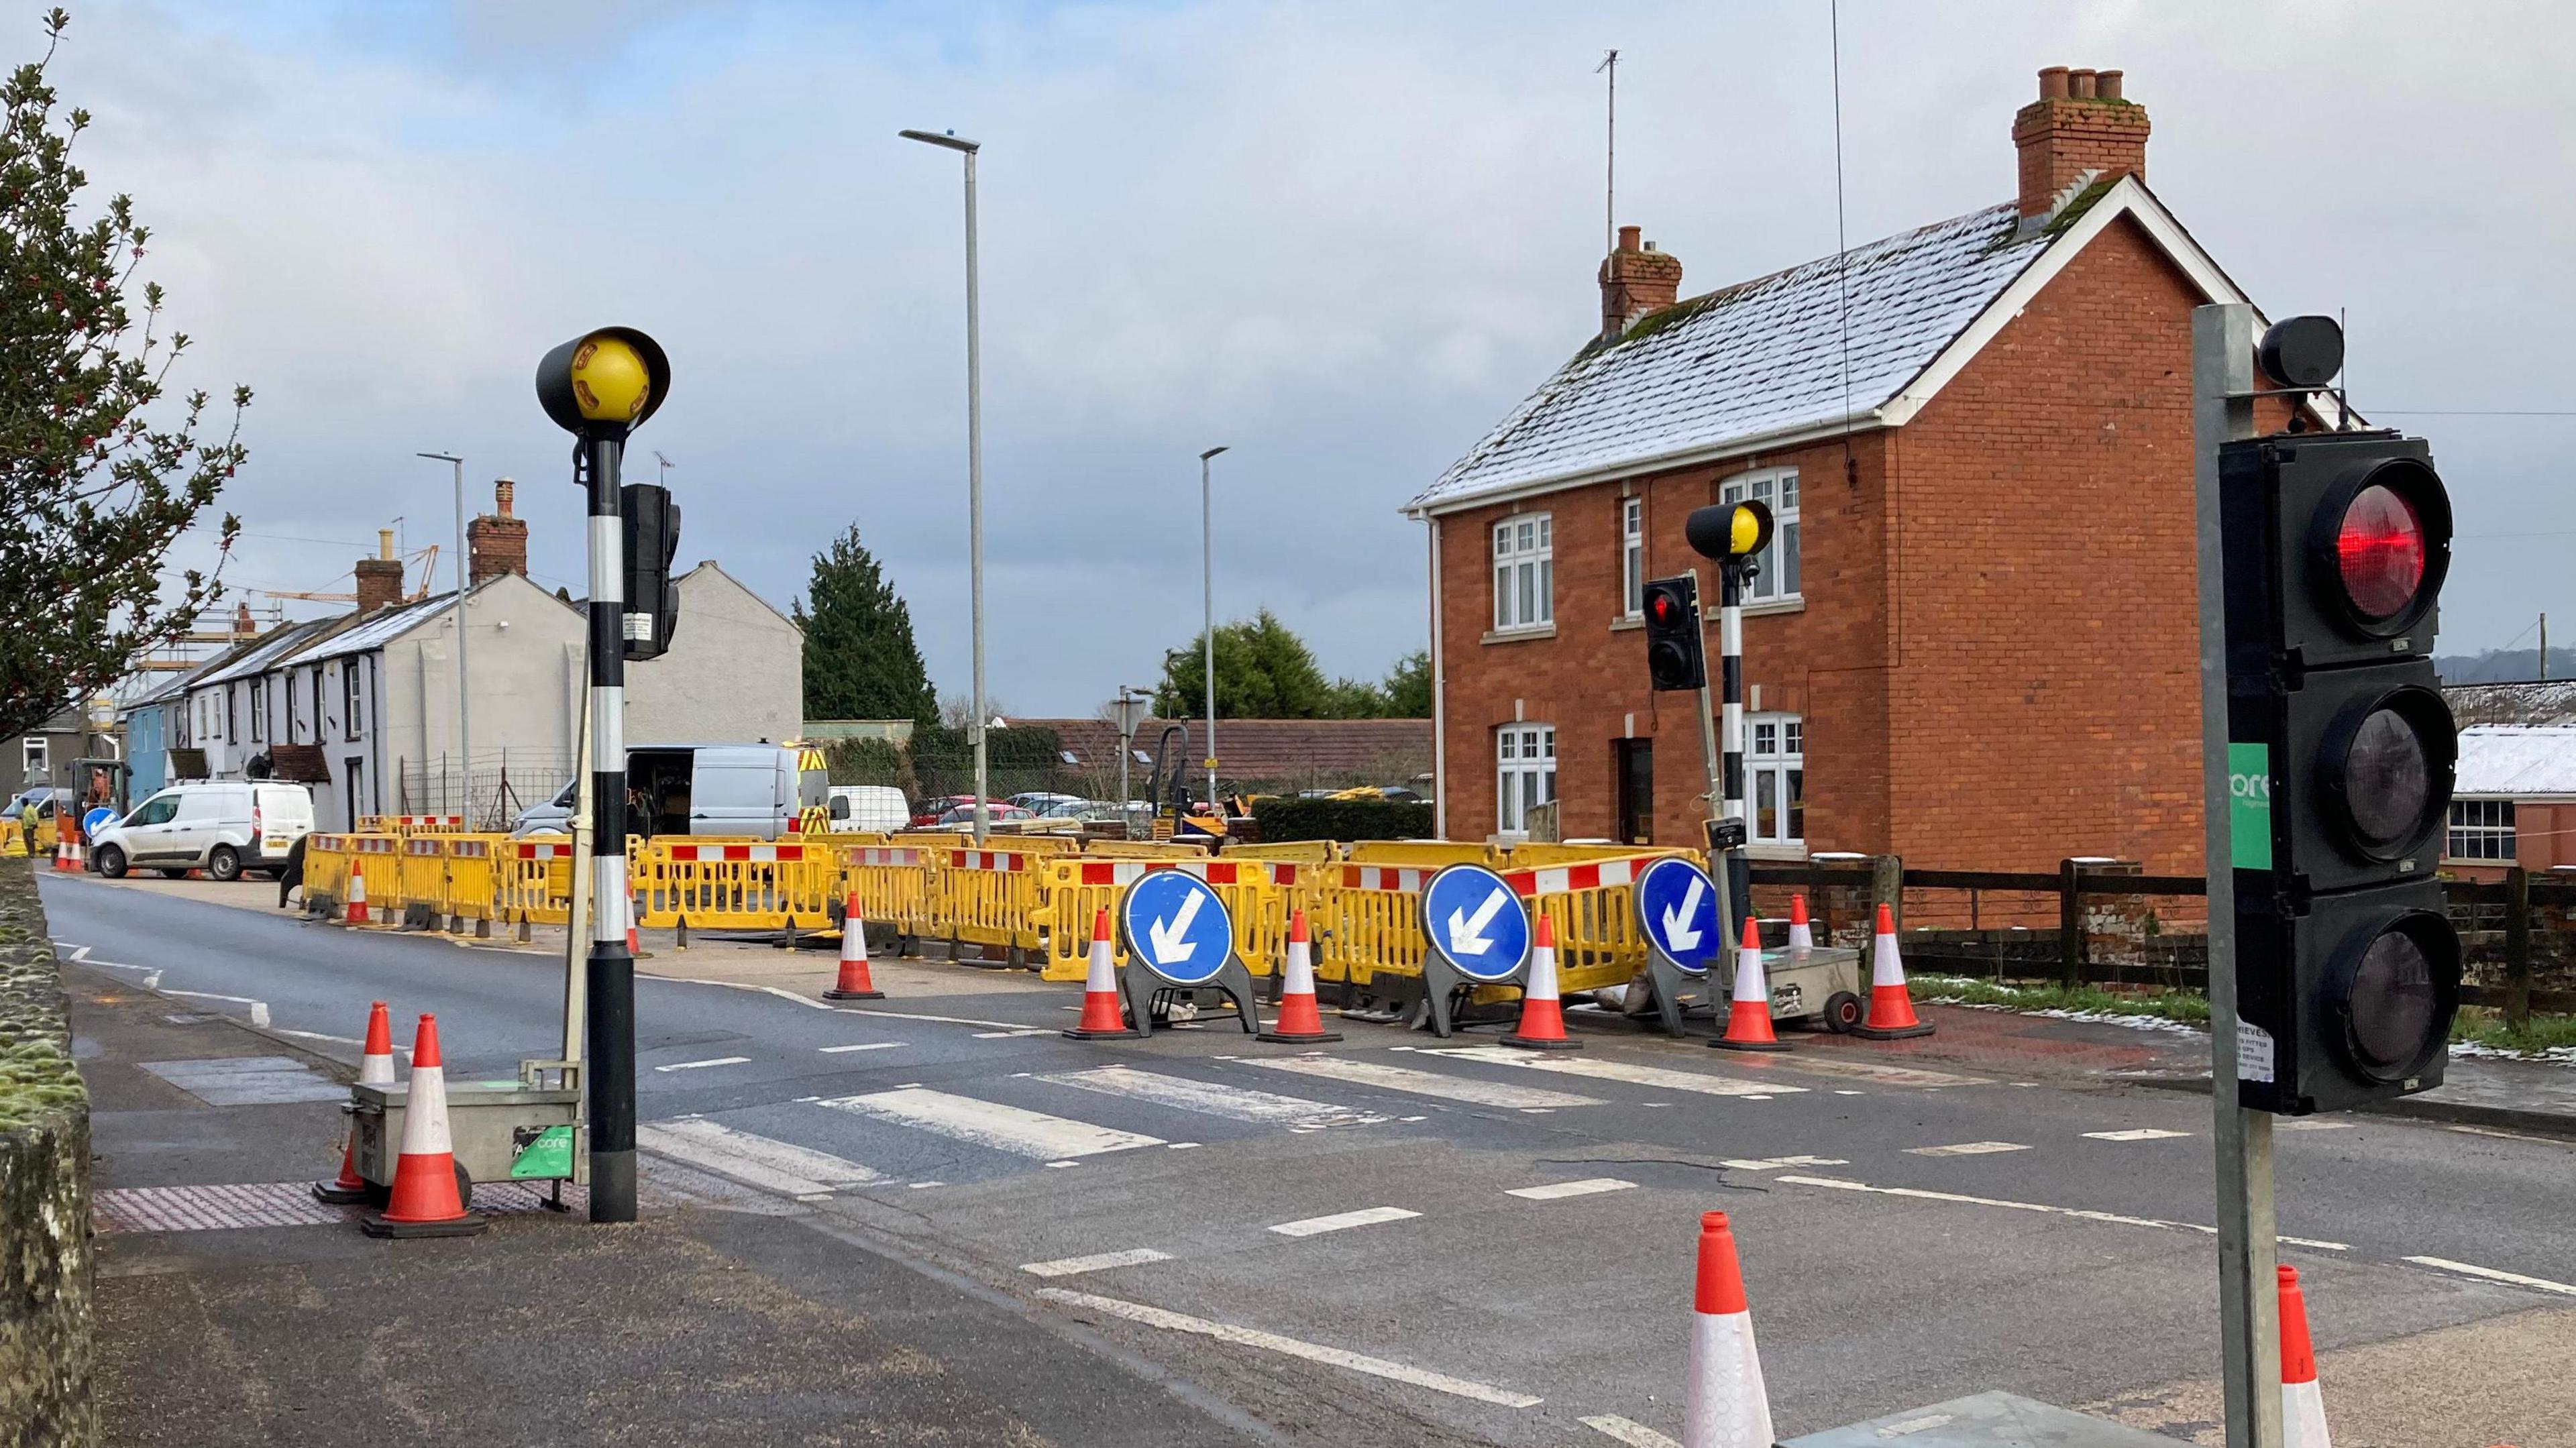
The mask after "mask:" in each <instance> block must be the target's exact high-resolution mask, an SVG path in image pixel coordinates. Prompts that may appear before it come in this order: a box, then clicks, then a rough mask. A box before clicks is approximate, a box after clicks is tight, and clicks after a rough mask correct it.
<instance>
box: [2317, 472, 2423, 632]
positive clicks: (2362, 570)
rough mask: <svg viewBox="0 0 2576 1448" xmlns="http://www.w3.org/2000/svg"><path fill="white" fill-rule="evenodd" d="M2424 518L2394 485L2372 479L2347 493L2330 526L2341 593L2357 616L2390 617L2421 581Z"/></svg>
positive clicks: (2411, 598)
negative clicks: (2339, 514)
mask: <svg viewBox="0 0 2576 1448" xmlns="http://www.w3.org/2000/svg"><path fill="white" fill-rule="evenodd" d="M2424 558H2425V537H2424V522H2423V520H2422V519H2421V518H2418V517H2417V516H2416V515H2415V505H2414V504H2412V503H2409V502H2408V501H2406V499H2404V498H2403V497H2400V496H2399V495H2398V494H2397V492H2396V490H2395V489H2393V488H2390V487H2387V486H2386V485H2384V484H2380V483H2373V484H2371V485H2370V486H2369V487H2366V488H2363V489H2362V490H2361V491H2360V492H2358V493H2355V494H2354V495H2353V499H2352V504H2351V506H2350V507H2347V508H2345V509H2344V513H2343V522H2342V524H2341V525H2340V526H2338V527H2337V528H2336V530H2335V564H2336V567H2337V568H2338V569H2339V570H2340V571H2341V573H2342V577H2343V591H2344V596H2345V597H2347V598H2349V599H2351V600H2352V606H2353V607H2354V608H2355V609H2356V610H2358V611H2359V612H2360V613H2361V614H2362V616H2363V617H2365V618H2369V619H2372V620H2374V621H2376V620H2379V619H2388V618H2395V617H2396V616H2397V615H2398V614H2399V613H2402V612H2404V611H2405V608H2406V606H2407V605H2408V604H2410V603H2412V602H2414V600H2415V592H2416V590H2417V589H2418V588H2420V587H2422V586H2423V582H2424Z"/></svg>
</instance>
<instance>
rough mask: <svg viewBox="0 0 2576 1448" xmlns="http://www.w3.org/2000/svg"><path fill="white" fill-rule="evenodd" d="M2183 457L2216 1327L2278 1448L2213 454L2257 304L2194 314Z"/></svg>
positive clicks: (2231, 1381)
mask: <svg viewBox="0 0 2576 1448" xmlns="http://www.w3.org/2000/svg"><path fill="white" fill-rule="evenodd" d="M2191 359H2192V406H2191V431H2192V456H2193V465H2192V472H2193V482H2194V494H2195V498H2196V508H2195V516H2196V517H2197V519H2198V522H2199V544H2198V549H2197V552H2198V562H2199V569H2200V741H2201V823H2202V828H2203V834H2204V841H2205V847H2206V851H2207V855H2208V869H2207V874H2208V881H2209V885H2208V889H2209V897H2208V898H2209V1041H2210V1062H2211V1071H2210V1082H2211V1090H2210V1103H2211V1113H2210V1117H2211V1125H2212V1127H2213V1134H2214V1136H2215V1137H2216V1150H2217V1157H2218V1327H2219V1348H2220V1360H2221V1366H2222V1367H2223V1368H2224V1369H2225V1378H2226V1404H2227V1442H2228V1445H2229V1448H2281V1444H2282V1436H2281V1393H2280V1386H2279V1385H2280V1381H2281V1324H2280V1299H2279V1296H2278V1289H2277V1287H2276V1286H2275V1284H2274V1281H2273V1268H2274V1264H2275V1262H2276V1261H2277V1260H2278V1257H2279V1244H2278V1240H2277V1238H2276V1237H2275V1235H2274V1233H2275V1232H2276V1231H2277V1230H2278V1229H2277V1227H2276V1225H2275V1221H2274V1217H2273V1201H2272V1118H2271V1117H2270V1116H2269V1115H2267V1114H2265V1113H2263V1112H2260V1111H2248V1110H2246V1109H2245V1108H2244V1107H2242V1106H2240V1105H2239V1104H2237V1090H2236V1083H2237V1081H2238V1080H2239V1079H2240V1072H2239V1069H2238V1061H2237V1056H2238V1039H2237V1017H2236V877H2235V864H2234V862H2235V852H2234V849H2233V841H2232V839H2231V837H2230V820H2229V816H2230V813H2231V811H2230V809H2229V803H2230V795H2229V792H2228V774H2229V770H2228V748H2227V746H2228V727H2227V583H2226V553H2225V549H2224V547H2223V546H2222V544H2221V541H2220V533H2219V528H2220V525H2219V519H2220V511H2219V482H2218V451H2219V447H2220V445H2221V444H2223V443H2226V442H2229V441H2232V440H2235V439H2238V438H2246V437H2252V436H2253V435H2254V398H2253V393H2254V309H2253V308H2252V307H2250V306H2247V305H2245V304H2243V303H2241V302H2236V303H2223V304H2219V305H2213V306H2205V307H2197V308H2194V309H2193V311H2192V314H2191Z"/></svg>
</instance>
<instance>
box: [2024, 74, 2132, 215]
mask: <svg viewBox="0 0 2576 1448" xmlns="http://www.w3.org/2000/svg"><path fill="white" fill-rule="evenodd" d="M2104 99H2110V100H2117V101H2120V104H2118V105H2111V106H2106V105H2102V104H2100V102H2101V101H2102V100H2104ZM2149 129H2150V128H2149V126H2148V123H2147V113H2146V111H2145V109H2144V108H2143V107H2140V106H2138V105H2135V104H2133V103H2131V102H2129V101H2127V100H2125V99H2122V97H2121V95H2120V72H2118V71H2116V70H2113V71H2095V70H2089V69H2070V68H2069V67H2066V66H2060V65H2053V66H2050V67H2049V68H2048V69H2046V70H2043V71H2041V72H2040V73H2039V99H2038V100H2035V101H2032V102H2031V103H2030V104H2028V105H2026V106H2023V107H2022V108H2021V109H2020V110H2019V111H2018V112H2016V113H2015V114H2014V116H2013V126H2012V136H2013V148H2014V149H2015V150H2016V151H2018V152H2019V153H2020V171H2021V188H2020V191H2021V194H2020V208H2021V214H2022V216H2023V217H2024V218H2025V219H2026V220H2037V219H2040V218H2045V217H2047V216H2049V215H2050V214H2052V213H2053V212H2054V210H2055V209H2056V207H2057V206H2058V204H2059V202H2060V200H2061V199H2062V198H2064V197H2065V196H2066V195H2067V194H2068V192H2069V190H2070V189H2071V188H2073V187H2075V186H2076V185H2077V184H2078V183H2080V182H2082V181H2084V180H2085V179H2086V178H2087V177H2098V178H2102V179H2117V178H2119V177H2121V176H2135V177H2137V178H2138V179H2139V180H2141V181H2143V180H2145V179H2146V176H2147V135H2148V131H2149Z"/></svg>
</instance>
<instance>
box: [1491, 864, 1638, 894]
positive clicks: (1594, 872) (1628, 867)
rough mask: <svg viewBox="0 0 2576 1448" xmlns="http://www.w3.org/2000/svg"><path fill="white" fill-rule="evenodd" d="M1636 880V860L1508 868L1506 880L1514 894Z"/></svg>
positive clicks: (1609, 885)
mask: <svg viewBox="0 0 2576 1448" xmlns="http://www.w3.org/2000/svg"><path fill="white" fill-rule="evenodd" d="M1636 882H1637V861H1635V860H1600V861H1596V862H1594V863H1592V864H1585V865H1548V866H1545V867H1542V868H1540V869H1536V870H1505V871H1504V872H1503V883H1504V884H1506V885H1509V886H1511V887H1512V893H1513V894H1515V895H1523V896H1529V895H1566V894H1571V893H1573V892H1574V891H1577V890H1606V889H1612V888H1615V887H1617V886H1620V885H1633V884H1635V883H1636Z"/></svg>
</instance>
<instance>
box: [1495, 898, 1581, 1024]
mask: <svg viewBox="0 0 2576 1448" xmlns="http://www.w3.org/2000/svg"><path fill="white" fill-rule="evenodd" d="M1503 1044H1504V1045H1506V1046H1518V1047H1520V1048H1521V1049H1522V1050H1524V1051H1575V1050H1580V1049H1582V1047H1583V1043H1582V1042H1581V1041H1578V1040H1576V1039H1574V1038H1573V1037H1572V1036H1569V1035H1567V1034H1566V1033H1565V1002H1564V1001H1563V1000H1562V999H1560V998H1559V997H1558V995H1557V990H1556V922H1555V921H1553V920H1551V919H1549V918H1548V917H1547V916H1546V915H1544V914H1542V915H1540V916H1539V917H1538V938H1537V939H1536V940H1534V941H1532V942H1530V962H1529V980H1528V983H1527V984H1526V985H1524V986H1522V988H1521V1020H1520V1024H1519V1025H1517V1026H1514V1027H1513V1028H1512V1030H1511V1034H1509V1035H1507V1036H1505V1037H1503Z"/></svg>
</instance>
